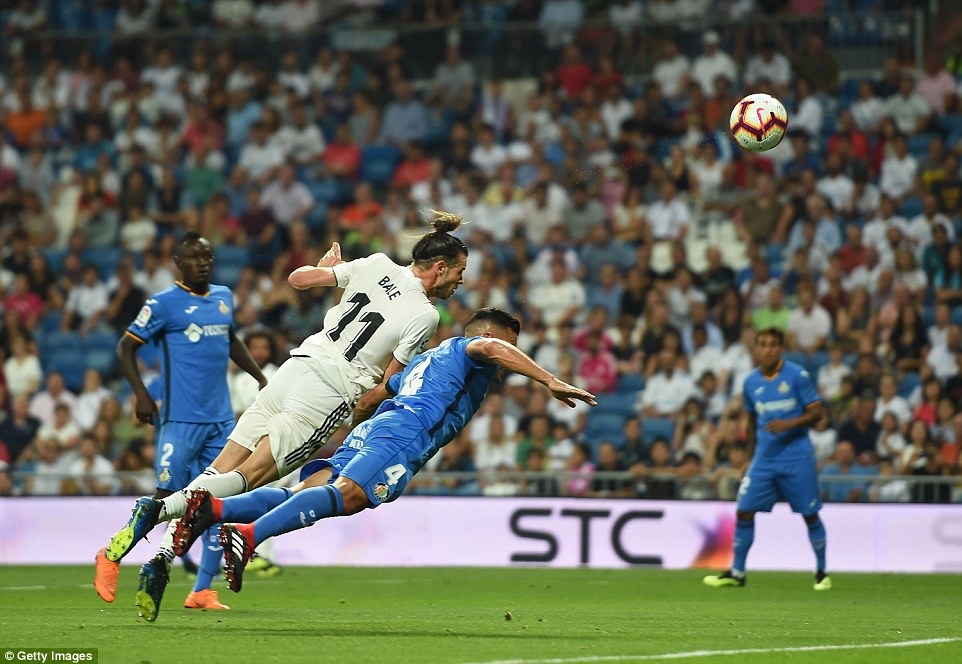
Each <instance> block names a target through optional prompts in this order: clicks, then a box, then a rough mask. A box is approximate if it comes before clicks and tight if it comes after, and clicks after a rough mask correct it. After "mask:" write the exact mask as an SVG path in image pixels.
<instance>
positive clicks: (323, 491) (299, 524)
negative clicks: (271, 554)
mask: <svg viewBox="0 0 962 664" xmlns="http://www.w3.org/2000/svg"><path fill="white" fill-rule="evenodd" d="M255 493H256V492H255ZM225 505H226V502H225ZM343 512H344V499H343V498H342V497H341V492H340V491H338V490H337V489H335V488H334V487H333V486H331V485H330V484H325V485H324V486H314V487H311V488H310V489H304V490H303V491H301V492H299V493H296V494H294V496H293V497H292V498H291V499H290V500H287V501H285V502H284V503H283V504H282V505H279V506H278V507H276V508H274V509H272V510H271V511H270V512H268V513H267V514H265V515H264V516H262V517H261V518H259V519H258V520H257V521H255V522H254V540H255V541H256V543H257V544H260V543H261V542H263V541H264V540H266V539H268V538H269V537H273V536H274V535H280V534H281V533H289V532H290V531H292V530H298V529H299V528H307V527H308V526H313V525H314V524H315V523H316V522H317V521H319V520H320V519H325V518H327V517H330V516H340V515H341V514H342V513H343Z"/></svg>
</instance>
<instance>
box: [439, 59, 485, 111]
mask: <svg viewBox="0 0 962 664" xmlns="http://www.w3.org/2000/svg"><path fill="white" fill-rule="evenodd" d="M475 81H476V76H475V73H474V65H472V64H471V63H470V62H468V61H467V60H464V59H463V58H462V57H461V49H460V48H458V47H457V46H453V45H451V46H448V48H447V50H446V51H445V55H444V61H443V62H441V63H439V64H438V66H437V67H435V69H434V78H433V79H432V81H431V84H432V86H433V87H434V90H435V92H440V93H441V98H442V99H444V100H445V102H446V103H447V104H449V105H451V104H454V103H455V102H456V101H458V100H460V99H461V97H462V95H464V94H466V93H472V92H473V90H474V84H475Z"/></svg>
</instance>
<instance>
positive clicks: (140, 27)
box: [114, 0, 157, 38]
mask: <svg viewBox="0 0 962 664" xmlns="http://www.w3.org/2000/svg"><path fill="white" fill-rule="evenodd" d="M156 7H157V3H155V2H150V1H149V0H129V1H128V2H123V3H121V7H120V11H119V12H118V13H117V18H116V19H115V20H114V30H115V31H116V32H117V34H118V36H120V37H127V38H132V37H140V36H145V35H146V34H147V33H148V32H150V29H151V28H152V27H154V17H155V16H156Z"/></svg>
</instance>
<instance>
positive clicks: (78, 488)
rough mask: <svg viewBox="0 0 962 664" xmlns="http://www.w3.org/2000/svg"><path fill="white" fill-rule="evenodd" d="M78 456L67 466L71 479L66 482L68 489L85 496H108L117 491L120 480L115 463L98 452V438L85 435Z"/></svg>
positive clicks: (66, 472) (78, 448)
mask: <svg viewBox="0 0 962 664" xmlns="http://www.w3.org/2000/svg"><path fill="white" fill-rule="evenodd" d="M77 451H78V453H79V455H78V457H77V458H75V459H73V460H72V461H70V462H69V463H68V464H67V466H66V471H65V474H66V475H68V476H69V479H68V480H67V481H66V482H65V483H64V484H65V488H67V489H68V491H65V493H73V492H76V493H79V494H81V495H84V496H107V495H110V494H111V493H114V492H115V491H117V489H118V488H119V487H120V481H119V480H118V479H117V476H116V474H115V473H114V464H112V463H110V461H109V460H108V459H107V458H106V457H104V456H102V455H100V454H98V453H97V440H96V439H95V438H94V437H93V436H84V437H83V438H81V439H80V444H79V445H78V446H77Z"/></svg>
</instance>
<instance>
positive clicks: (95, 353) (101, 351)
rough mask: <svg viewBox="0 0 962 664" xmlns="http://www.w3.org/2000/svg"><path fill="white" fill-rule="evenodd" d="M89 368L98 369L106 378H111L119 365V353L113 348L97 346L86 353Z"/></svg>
mask: <svg viewBox="0 0 962 664" xmlns="http://www.w3.org/2000/svg"><path fill="white" fill-rule="evenodd" d="M84 355H85V357H86V363H87V368H88V369H96V370H97V371H98V372H100V375H101V376H103V377H104V378H109V377H110V376H111V375H112V374H113V372H114V367H115V366H117V354H116V353H115V352H114V351H113V350H108V349H106V348H97V349H92V350H87V351H86V352H85V353H84Z"/></svg>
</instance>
